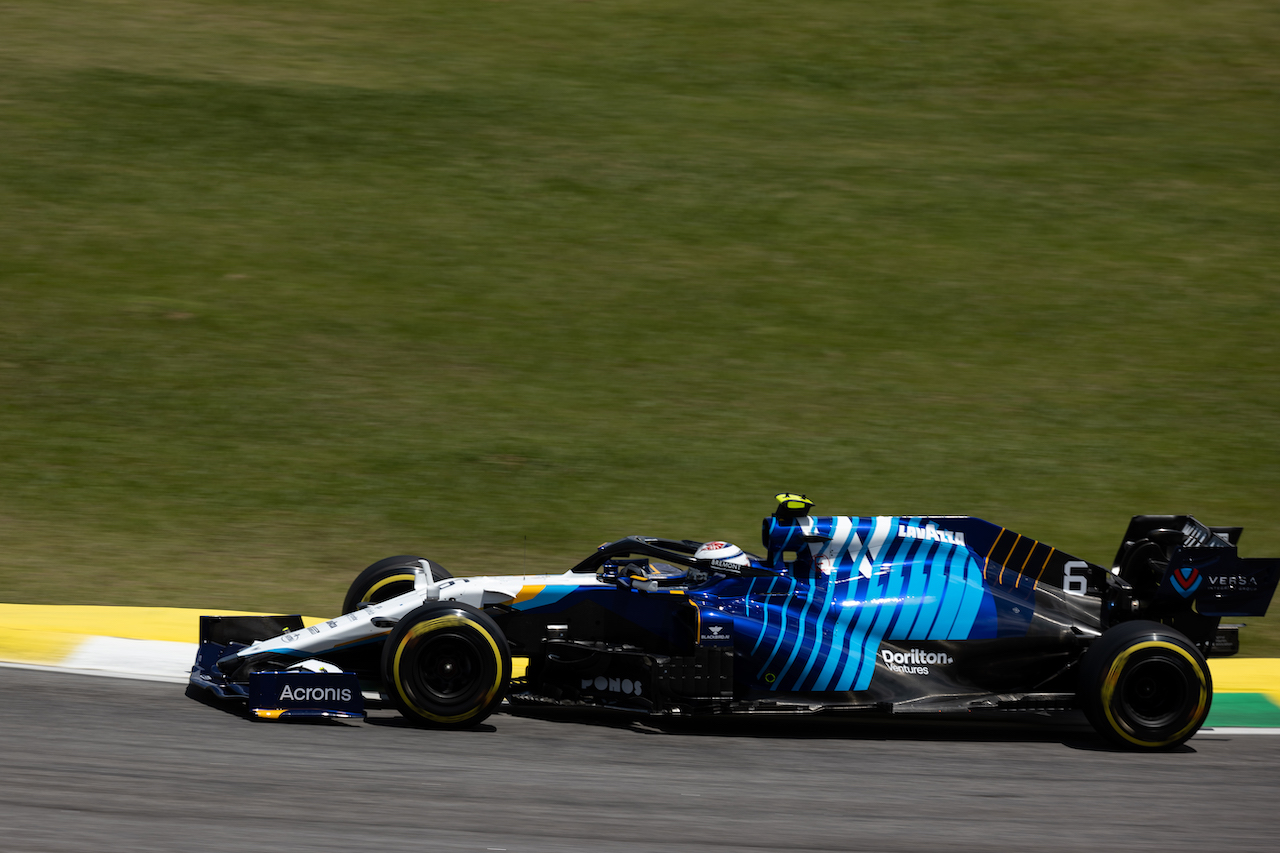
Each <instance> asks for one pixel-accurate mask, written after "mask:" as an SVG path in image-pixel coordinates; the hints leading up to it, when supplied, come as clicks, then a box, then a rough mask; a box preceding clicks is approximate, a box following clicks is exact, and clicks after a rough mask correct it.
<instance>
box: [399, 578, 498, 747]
mask: <svg viewBox="0 0 1280 853" xmlns="http://www.w3.org/2000/svg"><path fill="white" fill-rule="evenodd" d="M382 679H383V682H384V684H385V685H386V690H387V693H388V695H390V697H391V701H392V702H393V703H394V704H395V706H396V707H397V708H399V710H400V713H402V714H404V716H405V717H406V718H407V719H409V720H411V721H412V722H415V723H418V724H419V725H423V726H428V727H430V728H437V729H463V728H471V727H472V726H475V725H477V724H478V723H480V722H481V721H482V720H484V719H485V718H486V717H488V716H489V715H490V714H492V713H493V712H494V710H495V709H496V708H497V707H498V705H499V703H501V702H502V697H503V694H504V693H505V692H506V689H507V683H508V682H509V681H510V680H511V652H510V650H509V649H508V647H507V639H506V637H504V636H503V634H502V629H500V628H499V627H498V625H497V623H495V622H494V621H493V620H492V619H490V618H489V617H488V616H486V615H485V614H484V613H482V612H481V611H480V610H477V609H476V608H474V607H472V606H471V605H469V604H463V603H462V602H458V601H432V602H428V603H427V604H424V605H422V606H421V607H419V608H417V609H416V610H413V611H411V612H410V613H409V614H408V615H406V616H405V617H404V618H403V619H401V620H400V622H399V623H398V624H397V625H396V627H395V629H394V630H392V632H391V635H390V636H389V637H387V641H386V646H385V647H384V648H383V652H382Z"/></svg>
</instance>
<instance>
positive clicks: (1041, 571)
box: [1036, 547, 1057, 583]
mask: <svg viewBox="0 0 1280 853" xmlns="http://www.w3.org/2000/svg"><path fill="white" fill-rule="evenodd" d="M1056 550H1057V549H1056V548H1052V547H1051V548H1049V553H1048V554H1045V555H1044V563H1043V564H1042V565H1041V566H1040V574H1038V575H1036V583H1040V577H1041V576H1042V575H1043V574H1044V567H1045V566H1047V565H1049V558H1050V557H1052V556H1053V552H1054V551H1056Z"/></svg>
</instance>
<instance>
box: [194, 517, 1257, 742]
mask: <svg viewBox="0 0 1280 853" xmlns="http://www.w3.org/2000/svg"><path fill="white" fill-rule="evenodd" d="M811 506H812V502H811V501H809V500H808V499H807V498H805V497H804V496H803V495H791V494H784V495H779V496H778V507H777V510H776V511H775V512H774V513H773V515H772V516H770V517H768V518H766V519H765V520H764V526H763V535H762V539H763V544H764V547H765V549H766V555H765V556H763V557H759V556H754V555H751V554H747V553H744V552H743V551H742V550H741V549H739V548H737V547H736V546H733V545H730V544H728V543H724V542H701V541H692V540H673V539H658V538H652V537H647V536H628V537H626V538H624V539H620V540H618V541H616V542H611V543H609V544H606V545H602V546H601V547H600V548H599V549H598V550H597V551H596V552H595V553H594V554H592V555H590V556H589V557H587V559H585V560H583V561H582V562H581V563H579V564H578V565H576V566H574V567H573V568H572V569H570V570H569V571H568V572H566V573H564V574H559V575H537V576H529V575H525V576H507V575H495V576H490V577H471V578H453V577H451V576H450V575H449V573H448V572H446V571H445V570H444V569H442V568H441V567H440V566H439V565H437V564H436V563H434V562H432V561H431V560H427V559H423V558H420V557H413V556H398V557H391V558H388V559H386V560H381V561H379V562H377V563H374V564H373V565H371V566H369V567H368V568H367V569H365V570H364V571H363V572H361V573H360V575H359V576H358V577H357V578H356V579H355V581H354V583H353V584H352V585H351V588H350V591H349V592H348V594H347V598H346V601H345V603H344V606H343V614H342V615H341V616H338V617H336V618H334V619H332V620H329V621H327V622H323V623H319V624H315V625H312V626H310V627H305V628H304V627H303V623H302V621H301V619H300V618H299V617H212V616H205V617H202V618H201V644H200V650H199V653H198V655H197V659H196V663H195V666H194V667H193V668H192V673H191V684H192V685H193V686H195V687H197V688H201V689H203V690H208V691H212V693H214V694H216V695H217V696H219V697H223V698H228V699H233V700H241V701H246V702H247V706H248V708H249V709H250V710H251V712H252V713H253V714H255V715H257V716H259V717H268V718H278V717H297V716H329V717H361V716H363V714H364V705H363V696H364V695H366V694H368V695H370V696H379V697H382V698H383V699H385V700H387V701H390V702H391V703H392V704H393V705H394V706H395V707H397V708H398V709H399V710H400V712H401V713H402V714H404V716H405V717H407V718H408V719H410V720H412V721H414V722H416V723H419V724H422V725H425V726H430V727H435V728H465V727H472V726H475V725H476V724H477V723H479V722H480V721H481V720H484V719H485V718H486V717H488V716H489V715H490V714H491V713H492V712H493V711H494V710H495V709H496V708H497V707H498V706H499V704H500V703H501V702H502V701H503V699H504V698H505V699H506V700H507V701H509V702H510V703H512V704H513V705H524V706H534V707H537V706H570V707H601V708H613V709H621V710H625V711H631V712H635V713H640V714H658V715H694V714H724V713H735V714H743V713H745V714H768V713H773V714H777V713H815V712H821V711H850V712H852V711H880V712H889V713H894V714H902V713H918V712H966V711H1059V710H1068V709H1082V710H1083V711H1084V712H1085V714H1086V716H1087V718H1088V719H1089V721H1090V723H1091V724H1092V725H1093V726H1094V728H1096V729H1097V730H1098V731H1099V732H1100V733H1101V734H1102V735H1103V736H1104V737H1106V738H1108V739H1109V740H1111V741H1113V742H1114V743H1115V744H1117V745H1120V746H1122V747H1128V748H1137V749H1163V748H1171V747H1173V746H1176V745H1178V744H1181V743H1182V742H1184V741H1185V740H1187V739H1188V738H1189V737H1191V736H1192V735H1193V734H1195V732H1196V730H1197V729H1199V727H1200V725H1201V724H1202V723H1203V722H1204V720H1205V717H1206V716H1207V715H1208V713H1209V704H1210V701H1211V700H1212V694H1213V687H1212V681H1211V678H1210V674H1209V668H1208V666H1207V664H1206V663H1205V657H1206V656H1207V655H1215V654H1231V653H1234V651H1236V649H1238V642H1237V639H1236V634H1235V630H1234V629H1235V627H1236V626H1221V625H1220V620H1221V619H1222V618H1223V617H1241V616H1261V615H1264V614H1265V612H1266V609H1267V606H1268V604H1269V603H1270V601H1271V596H1272V594H1273V593H1274V591H1275V587H1276V582H1277V579H1278V578H1280V560H1277V559H1243V558H1241V557H1240V556H1239V555H1238V554H1237V550H1236V548H1237V543H1238V541H1239V537H1240V532H1241V529H1240V528H1235V527H1207V526H1205V525H1204V524H1201V523H1200V522H1199V521H1197V520H1196V519H1195V518H1193V517H1191V516H1187V515H1178V516H1172V515H1160V516H1156V515H1146V516H1137V517H1135V518H1134V519H1133V520H1132V521H1131V522H1130V524H1129V528H1128V530H1127V531H1126V533H1125V535H1124V538H1123V540H1122V542H1121V545H1120V549H1119V551H1118V553H1117V555H1116V559H1115V562H1114V564H1113V566H1112V567H1111V568H1104V567H1103V566H1099V565H1094V564H1093V563H1089V562H1088V561H1085V560H1081V559H1077V558H1076V557H1073V556H1071V555H1070V554H1067V553H1065V552H1063V551H1059V550H1057V549H1056V548H1053V547H1051V546H1049V545H1046V544H1044V543H1042V542H1038V541H1036V540H1034V539H1029V538H1027V537H1025V536H1021V535H1019V534H1017V533H1015V532H1013V531H1012V530H1008V529H1006V528H1003V527H1000V526H998V525H995V524H991V523H989V522H986V521H982V520H980V519H977V518H972V517H968V516H914V517H906V516H903V517H899V516H892V517H890V516H834V517H826V516H810V515H809V508H810V507H811ZM513 656H515V658H516V659H517V662H519V663H523V664H524V666H523V667H522V671H521V668H518V669H517V672H516V674H515V677H513V676H512V659H513ZM521 659H523V660H521Z"/></svg>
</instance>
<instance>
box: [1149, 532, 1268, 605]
mask: <svg viewBox="0 0 1280 853" xmlns="http://www.w3.org/2000/svg"><path fill="white" fill-rule="evenodd" d="M1277 580H1280V559H1258V558H1250V559H1246V558H1243V557H1241V556H1240V555H1239V554H1238V553H1237V552H1236V547H1235V546H1234V545H1228V546H1226V547H1223V548H1217V547H1210V548H1205V547H1187V546H1181V547H1179V548H1177V549H1175V550H1174V552H1173V554H1172V556H1171V557H1170V559H1169V570H1168V571H1167V572H1165V576H1164V578H1163V579H1162V580H1161V582H1160V587H1159V589H1158V591H1157V593H1156V595H1157V600H1165V601H1169V602H1176V601H1178V600H1179V599H1182V600H1184V601H1188V602H1192V601H1193V602H1195V608H1196V611H1197V612H1198V613H1200V614H1201V615H1202V616H1266V615H1267V607H1268V605H1270V604H1271V597H1272V595H1274V594H1275V591H1276V581H1277Z"/></svg>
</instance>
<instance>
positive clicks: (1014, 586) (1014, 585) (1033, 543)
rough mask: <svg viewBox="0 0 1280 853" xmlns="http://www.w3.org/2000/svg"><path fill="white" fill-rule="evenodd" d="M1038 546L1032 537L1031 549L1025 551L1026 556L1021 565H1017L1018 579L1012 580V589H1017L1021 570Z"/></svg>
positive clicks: (1020, 580) (1020, 581)
mask: <svg viewBox="0 0 1280 853" xmlns="http://www.w3.org/2000/svg"><path fill="white" fill-rule="evenodd" d="M1039 547H1040V543H1039V542H1037V541H1035V540H1034V539H1032V540H1031V550H1030V551H1028V552H1027V558H1026V559H1025V560H1023V561H1022V565H1021V566H1019V567H1018V579H1017V580H1016V581H1014V582H1013V588H1014V589H1017V588H1018V584H1020V583H1022V570H1023V569H1025V568H1026V567H1027V563H1029V562H1031V555H1032V554H1034V553H1035V552H1036V549H1037V548H1039Z"/></svg>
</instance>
